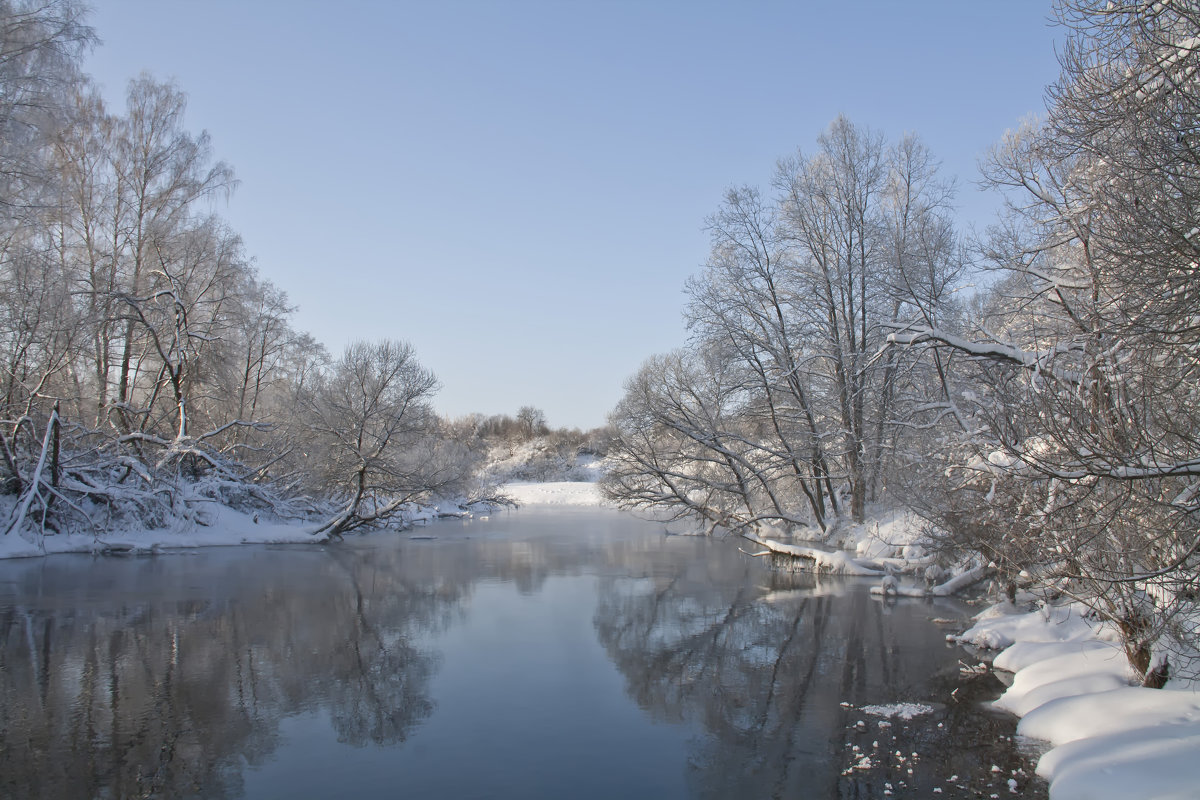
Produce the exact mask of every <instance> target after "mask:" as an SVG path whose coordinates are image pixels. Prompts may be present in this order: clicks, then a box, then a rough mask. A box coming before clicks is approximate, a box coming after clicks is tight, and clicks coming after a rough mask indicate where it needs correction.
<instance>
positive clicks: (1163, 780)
mask: <svg viewBox="0 0 1200 800" xmlns="http://www.w3.org/2000/svg"><path fill="white" fill-rule="evenodd" d="M952 638H954V639H955V640H957V641H959V642H961V643H963V644H967V645H974V646H977V647H981V648H985V649H991V650H1000V652H999V654H998V655H996V657H995V660H994V662H993V665H994V667H995V668H996V669H1000V670H1005V671H1007V672H1011V673H1013V678H1012V685H1011V687H1010V688H1009V689H1008V690H1007V691H1005V693H1004V694H1003V695H1002V696H1001V697H1000V699H999V700H997V701H996V702H995V704H994V705H995V707H996V708H998V709H1002V710H1005V711H1008V712H1011V713H1013V714H1016V715H1017V716H1019V717H1021V721H1020V723H1019V724H1018V726H1017V732H1018V734H1020V735H1023V736H1028V737H1030V738H1033V739H1039V740H1043V741H1045V742H1048V743H1049V745H1050V748H1051V749H1050V750H1049V751H1048V752H1046V753H1045V754H1044V755H1043V756H1042V757H1041V759H1040V761H1039V762H1038V768H1037V771H1038V774H1039V775H1041V776H1042V777H1043V778H1045V779H1046V780H1047V781H1049V782H1050V797H1051V800H1130V798H1140V799H1142V800H1151V799H1154V800H1185V799H1186V798H1195V797H1197V791H1200V789H1198V787H1200V760H1198V759H1197V758H1196V754H1197V753H1200V692H1198V691H1197V688H1198V687H1197V684H1196V682H1195V681H1194V680H1188V679H1186V678H1184V679H1180V678H1173V679H1171V680H1170V681H1169V682H1168V683H1167V686H1166V687H1165V688H1163V689H1146V688H1143V687H1141V686H1136V685H1132V683H1133V679H1134V676H1133V674H1132V671H1131V670H1130V667H1129V662H1128V660H1127V659H1126V657H1125V653H1124V650H1123V649H1122V648H1121V645H1120V643H1119V639H1120V637H1119V636H1118V634H1117V632H1116V631H1114V630H1112V629H1111V628H1109V627H1108V626H1106V625H1103V624H1100V623H1098V622H1096V621H1094V620H1091V619H1088V617H1087V615H1086V609H1084V608H1083V607H1082V606H1079V605H1077V604H1073V605H1065V606H1050V607H1043V608H1040V609H1037V610H1034V611H1022V610H1020V609H1017V608H1015V607H1013V606H1012V605H1010V604H1008V603H1004V604H1000V605H997V606H993V607H992V608H990V609H988V610H987V611H985V612H983V614H981V615H980V616H979V617H978V618H977V621H976V624H975V625H974V626H973V627H972V628H971V629H970V630H968V631H966V632H965V633H963V634H962V635H961V636H957V637H952Z"/></svg>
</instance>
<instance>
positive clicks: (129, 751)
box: [0, 548, 461, 797]
mask: <svg viewBox="0 0 1200 800" xmlns="http://www.w3.org/2000/svg"><path fill="white" fill-rule="evenodd" d="M398 558H399V556H398V554H397V551H395V550H392V551H390V552H388V551H371V550H352V549H349V548H347V549H342V550H329V551H321V550H314V551H312V552H310V553H305V554H299V553H296V552H291V553H289V558H288V559H286V560H283V559H277V558H273V554H272V553H271V552H267V551H261V550H260V551H257V552H239V553H237V554H235V555H234V556H233V557H230V558H225V559H216V560H214V559H213V558H210V557H207V554H206V557H205V558H197V559H192V558H189V557H188V556H186V555H183V556H169V557H163V558H153V559H134V560H130V561H127V562H124V563H121V564H111V563H109V564H105V568H104V569H103V570H95V571H90V570H86V569H79V568H78V566H79V565H78V560H77V559H70V558H66V559H46V560H45V561H44V562H41V563H31V564H29V565H28V567H27V569H25V570H23V571H22V572H21V574H20V580H21V583H22V585H21V586H20V587H19V590H18V592H16V593H15V594H16V596H19V597H23V598H29V600H28V602H27V603H26V604H25V605H7V606H0V631H3V634H4V638H3V640H2V641H0V671H2V672H3V673H4V677H3V681H0V720H2V727H0V796H5V797H18V796H19V797H148V796H156V797H188V796H204V797H234V796H238V795H239V794H240V790H241V768H242V765H243V764H245V763H251V764H254V763H257V762H259V761H260V760H261V759H262V758H263V757H265V756H266V755H268V754H270V753H271V752H272V751H273V750H274V748H275V746H276V742H277V736H278V734H277V731H278V724H279V721H280V719H281V718H283V717H285V716H287V715H289V714H293V713H297V712H300V711H311V710H323V711H325V712H326V713H328V715H329V716H330V718H331V719H332V721H333V724H334V726H335V728H336V730H337V732H338V735H339V738H340V739H341V740H342V741H345V742H347V743H351V744H366V743H374V744H391V743H395V742H400V741H403V740H404V739H405V737H406V736H407V735H408V734H409V732H410V731H411V730H412V728H413V727H414V726H415V725H417V724H418V723H420V722H421V721H422V720H423V719H425V718H426V717H428V716H429V714H430V713H431V711H432V704H431V702H430V700H429V697H428V693H427V687H428V684H429V680H430V677H431V675H432V674H433V672H434V670H435V668H436V662H435V660H434V658H433V657H432V656H431V654H430V653H428V652H426V651H424V650H422V649H421V648H420V647H418V646H416V645H415V644H414V637H415V636H416V635H417V634H419V633H420V632H421V630H422V629H428V628H433V627H437V626H439V625H441V624H443V622H444V621H445V620H446V618H447V615H450V614H452V613H453V610H454V607H455V604H456V603H457V602H458V600H459V598H460V596H461V587H454V586H448V585H447V584H445V583H431V582H428V581H425V582H416V581H406V580H404V578H403V572H402V570H399V569H398V565H397V564H396V563H395V561H396V559H398ZM297 559H300V560H303V561H306V562H308V563H306V564H304V569H303V574H304V580H305V581H306V585H305V586H304V587H303V590H302V591H297V587H296V586H295V582H296V581H295V578H294V577H293V576H292V575H291V574H289V572H288V571H287V569H286V568H285V567H284V561H286V563H287V564H288V565H290V567H291V568H292V569H295V568H296V567H297V563H296V561H297ZM70 562H75V563H70ZM196 562H198V563H201V564H203V565H204V567H203V572H202V573H195V572H192V571H190V570H189V569H188V567H189V566H190V565H191V563H196ZM60 569H61V570H66V571H67V572H68V573H69V575H70V577H71V578H73V579H75V580H76V581H80V580H81V581H82V583H76V585H74V586H71V585H70V583H68V582H67V580H65V579H63V578H62V577H61V576H59V575H56V574H55V573H56V572H57V571H59V570H60ZM64 586H66V587H69V588H62V587H64ZM51 587H53V588H51ZM139 587H144V591H139ZM151 594H152V595H153V596H152V597H151V596H150V595H151ZM164 594H166V595H167V596H164Z"/></svg>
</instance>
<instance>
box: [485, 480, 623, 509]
mask: <svg viewBox="0 0 1200 800" xmlns="http://www.w3.org/2000/svg"><path fill="white" fill-rule="evenodd" d="M500 491H501V492H502V493H503V494H505V495H507V496H508V497H511V498H512V499H513V500H515V501H516V502H517V505H519V506H602V505H605V500H604V497H603V496H602V495H601V494H600V487H599V486H598V485H597V484H595V483H594V482H591V481H549V482H546V483H527V482H519V483H506V484H504V485H503V486H501V487H500Z"/></svg>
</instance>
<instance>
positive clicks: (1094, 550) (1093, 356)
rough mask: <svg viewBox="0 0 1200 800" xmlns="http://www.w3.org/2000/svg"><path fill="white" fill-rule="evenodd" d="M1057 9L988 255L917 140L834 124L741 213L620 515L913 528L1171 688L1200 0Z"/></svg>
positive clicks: (638, 442)
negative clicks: (1036, 100)
mask: <svg viewBox="0 0 1200 800" xmlns="http://www.w3.org/2000/svg"><path fill="white" fill-rule="evenodd" d="M1055 13H1056V16H1057V18H1058V21H1059V22H1060V24H1061V25H1062V26H1063V29H1064V31H1065V34H1066V36H1065V43H1064V45H1063V47H1062V50H1061V52H1060V55H1059V59H1060V65H1061V75H1060V78H1059V79H1058V81H1057V82H1056V83H1055V84H1053V85H1052V86H1051V87H1049V89H1048V92H1047V97H1048V109H1047V113H1046V115H1045V116H1044V117H1042V118H1040V119H1037V120H1029V121H1026V122H1023V123H1022V124H1021V125H1020V126H1019V127H1018V128H1016V129H1015V130H1012V131H1009V132H1008V133H1006V134H1005V135H1004V137H1003V138H1002V139H1001V140H1000V141H999V143H998V144H996V145H995V146H994V148H993V149H992V151H991V152H990V153H989V154H988V156H987V157H986V158H985V160H984V163H983V166H982V174H983V181H984V183H985V185H987V186H989V187H991V188H992V189H993V190H994V191H997V192H1000V193H1001V194H1002V196H1003V198H1004V210H1003V212H1002V213H1001V215H1000V216H999V218H998V219H997V220H996V221H995V222H994V224H992V225H991V226H989V227H988V229H987V230H986V232H985V233H983V234H982V235H974V236H969V237H968V236H964V235H963V234H962V233H961V232H960V231H959V230H958V227H957V226H956V224H955V220H954V209H953V200H954V187H953V185H952V184H951V183H950V182H948V181H946V180H945V179H943V178H942V177H940V176H939V174H938V170H937V161H936V159H935V157H934V156H933V155H932V154H931V153H930V152H929V150H928V149H927V148H926V147H925V146H924V145H923V144H922V143H921V142H920V140H919V139H918V138H917V137H915V136H905V137H903V138H902V139H900V140H899V141H897V142H892V143H889V142H887V141H885V140H884V138H883V137H882V136H881V135H880V134H878V133H877V132H875V131H872V130H871V129H869V128H867V127H865V126H860V125H856V124H854V123H852V122H851V121H849V120H847V119H845V118H838V119H837V120H835V121H834V122H833V124H832V125H831V126H830V127H829V129H828V130H827V131H826V132H825V133H824V134H822V135H821V137H820V138H819V139H818V140H817V145H816V148H815V149H814V150H812V151H811V152H800V153H798V154H797V155H795V156H794V157H791V158H787V159H783V160H781V161H780V162H779V165H778V168H777V170H776V173H775V178H774V180H773V182H772V186H771V191H770V192H767V193H764V192H762V191H761V190H759V189H758V188H756V187H738V188H735V189H732V190H730V191H729V192H728V193H727V194H726V196H725V198H724V202H723V203H722V204H721V205H720V207H719V208H718V210H717V212H716V213H714V214H713V215H712V216H711V217H710V218H709V220H708V223H707V227H708V230H709V232H710V234H711V237H712V248H711V252H710V256H709V258H708V261H707V263H706V265H705V268H704V270H703V271H702V272H701V273H700V274H699V275H697V276H696V277H695V278H693V279H692V280H691V281H690V282H689V283H688V286H687V295H688V303H687V306H686V310H685V314H686V318H687V321H688V324H689V329H690V332H691V335H690V338H689V341H688V344H687V345H686V346H685V347H683V348H681V349H679V350H677V351H674V352H671V353H666V354H662V355H656V356H654V357H652V358H651V359H649V360H648V361H647V362H646V363H645V365H644V366H643V367H642V368H641V370H640V371H639V372H638V373H637V374H636V375H635V376H634V377H633V378H631V379H630V381H629V382H628V384H627V386H626V392H625V395H624V397H623V399H622V400H621V402H620V404H619V405H618V406H617V408H616V410H615V411H614V413H613V415H612V424H613V426H614V429H615V438H614V444H613V448H612V452H611V455H610V458H611V459H612V460H613V463H614V466H613V469H612V470H611V472H610V473H609V475H608V477H607V478H606V490H607V492H608V494H609V496H610V497H612V498H614V499H616V500H617V501H618V502H620V503H621V504H623V505H625V506H626V507H633V508H643V509H655V510H658V511H660V512H665V513H667V514H669V515H671V516H674V517H680V518H682V517H687V518H692V519H695V520H697V521H700V522H702V523H703V524H705V525H706V526H708V527H709V528H711V529H718V528H719V529H724V530H729V531H734V532H751V531H755V530H761V529H762V528H763V526H782V527H785V528H791V529H793V530H796V529H798V530H808V531H811V532H813V533H814V534H815V535H818V536H820V535H827V534H828V532H829V529H830V528H831V527H833V526H834V525H836V524H837V521H838V520H840V519H850V520H853V521H857V522H861V521H863V519H864V518H865V515H866V509H867V506H868V504H869V503H871V502H873V501H887V502H890V503H903V504H906V505H907V506H908V507H909V508H911V509H912V510H913V511H914V512H916V514H918V515H919V516H920V518H921V519H922V520H924V524H925V532H926V535H927V539H928V541H929V543H930V544H932V545H934V546H935V547H936V548H937V549H938V550H939V552H941V553H942V555H943V556H944V557H945V558H947V559H962V558H972V559H975V560H976V561H979V562H982V563H985V564H991V565H992V567H993V568H994V569H995V570H997V571H998V573H999V574H1000V576H1001V577H1002V579H1003V580H1004V581H1005V582H1006V584H1007V585H1008V586H1009V590H1010V593H1011V592H1015V591H1016V589H1017V588H1019V587H1024V588H1030V589H1035V590H1038V591H1041V592H1042V593H1044V594H1045V595H1046V596H1050V597H1062V596H1067V597H1073V598H1076V599H1079V600H1082V601H1083V602H1085V603H1086V604H1087V605H1088V606H1089V607H1090V608H1091V609H1092V610H1093V611H1094V613H1096V614H1097V615H1098V616H1099V617H1101V618H1103V619H1105V620H1107V621H1109V622H1110V623H1112V624H1113V625H1114V626H1115V627H1116V628H1117V629H1118V630H1119V631H1120V633H1121V636H1122V638H1123V641H1124V643H1125V649H1126V653H1127V655H1128V657H1129V661H1130V663H1131V665H1132V666H1133V668H1134V670H1135V671H1136V672H1137V673H1138V674H1139V675H1141V676H1143V677H1144V678H1145V681H1146V683H1147V685H1161V683H1162V682H1163V681H1164V680H1165V678H1166V676H1167V674H1168V671H1169V670H1170V668H1171V667H1170V657H1171V656H1174V657H1175V665H1176V668H1177V669H1178V668H1180V667H1182V666H1183V665H1185V664H1187V663H1188V662H1189V661H1190V660H1191V655H1190V654H1194V652H1195V645H1196V631H1197V611H1198V609H1197V606H1196V599H1197V590H1198V585H1197V584H1198V581H1200V556H1198V554H1197V551H1198V550H1200V525H1198V519H1200V517H1198V512H1200V480H1198V479H1200V439H1198V435H1200V434H1198V432H1200V410H1198V409H1200V404H1198V403H1197V401H1198V400H1200V380H1198V378H1200V374H1198V369H1200V365H1198V361H1197V354H1198V353H1200V281H1198V280H1197V264H1198V263H1200V260H1198V257H1200V115H1198V113H1197V112H1198V110H1200V108H1198V104H1200V77H1198V76H1200V44H1198V42H1200V4H1197V3H1195V2H1182V3H1174V2H1173V3H1169V4H1168V3H1149V2H1128V3H1120V2H1118V3H1090V2H1083V1H1082V0H1062V1H1061V2H1059V3H1058V4H1057V5H1056V8H1055ZM1192 663H1194V662H1192Z"/></svg>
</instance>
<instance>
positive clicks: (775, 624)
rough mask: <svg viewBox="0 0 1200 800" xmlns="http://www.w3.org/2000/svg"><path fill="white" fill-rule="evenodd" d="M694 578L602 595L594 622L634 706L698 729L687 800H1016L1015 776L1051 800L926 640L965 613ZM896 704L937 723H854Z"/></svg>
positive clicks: (1030, 792)
mask: <svg viewBox="0 0 1200 800" xmlns="http://www.w3.org/2000/svg"><path fill="white" fill-rule="evenodd" d="M695 566H696V565H695V564H694V563H693V564H690V565H689V564H685V563H681V564H680V565H679V566H678V567H677V569H676V570H674V571H672V572H669V573H667V574H661V575H658V576H656V577H654V578H643V579H624V578H618V579H613V580H610V581H608V582H607V583H606V584H605V586H604V587H603V589H602V591H601V600H600V604H599V607H598V609H597V612H596V617H595V627H596V630H597V633H598V635H599V638H600V640H601V642H602V643H603V644H604V646H605V648H606V649H607V652H608V654H609V656H610V657H611V658H612V659H613V661H614V662H615V663H616V664H617V665H618V667H619V668H620V670H621V672H622V673H623V674H624V675H625V677H626V679H627V681H628V690H629V692H630V694H631V696H633V697H634V698H635V699H636V700H637V702H638V704H639V705H641V706H642V707H643V708H645V709H646V710H647V711H649V712H650V713H651V714H653V715H655V716H656V717H658V718H661V719H664V720H669V721H671V722H676V723H684V722H688V721H694V722H698V723H699V724H700V726H701V727H702V729H703V731H704V735H703V736H700V737H698V738H697V739H696V741H695V742H694V743H693V747H692V754H691V758H690V761H689V764H688V767H689V776H688V777H689V786H690V788H691V792H692V794H693V795H694V796H696V797H736V796H744V797H814V798H825V797H828V798H866V797H890V796H904V795H907V796H922V797H925V796H934V795H936V796H942V797H976V796H980V795H979V793H980V792H984V794H983V796H988V795H989V794H991V793H992V792H993V791H997V787H1003V789H1004V790H1005V791H1006V793H1007V790H1008V784H1007V779H1008V778H1009V777H1010V776H1015V777H1016V778H1017V779H1019V780H1018V786H1019V787H1021V789H1022V790H1023V791H1024V793H1023V795H1022V796H1025V797H1044V796H1045V787H1044V785H1042V784H1041V783H1040V782H1039V781H1036V780H1034V779H1032V778H1031V777H1030V775H1031V773H1032V767H1031V763H1030V760H1029V759H1028V758H1027V757H1025V756H1022V755H1021V754H1020V753H1017V752H1016V751H1015V748H1014V747H1013V746H1012V744H1011V742H1008V743H1007V744H1006V741H1007V740H1006V739H1005V738H1004V737H1006V736H1010V735H1011V734H1012V731H1013V721H1012V719H1011V718H1008V717H1005V716H1002V715H993V714H988V713H985V712H983V711H982V710H981V707H980V702H981V700H983V699H985V698H988V699H990V697H994V696H995V691H996V689H997V688H998V686H997V685H996V684H988V683H986V679H984V678H969V679H968V678H964V677H963V676H962V674H961V672H960V669H959V664H958V661H957V658H958V656H959V655H961V653H959V652H958V651H957V649H950V648H948V646H947V645H946V643H945V641H944V635H943V633H942V632H941V631H940V630H939V629H938V627H937V626H936V625H934V624H931V618H933V617H936V616H942V617H944V616H946V615H951V616H959V615H960V614H961V612H962V607H961V606H959V605H958V604H956V603H952V602H943V603H942V604H941V606H940V607H939V606H934V605H932V604H926V603H923V602H901V603H899V604H896V603H890V604H888V603H883V602H880V601H879V600H877V599H875V598H872V597H871V596H870V595H869V594H868V593H867V592H866V591H865V590H864V587H863V586H861V585H854V584H847V583H845V582H842V581H839V580H831V579H828V578H826V579H823V580H822V579H820V578H818V577H817V576H814V575H811V574H800V575H796V574H776V573H771V574H767V575H763V574H762V573H760V572H757V571H754V570H751V569H749V568H747V569H746V571H745V572H744V573H743V574H740V575H738V574H730V573H728V572H727V573H726V574H722V575H713V574H712V567H713V565H712V564H711V563H706V566H707V567H708V569H707V570H703V571H700V570H696V569H695ZM992 680H994V679H992ZM898 702H919V703H921V704H923V705H925V706H926V707H928V708H931V709H932V711H931V712H930V713H927V714H922V715H920V716H918V717H916V718H914V719H912V720H904V719H888V718H885V717H879V716H871V715H869V714H866V713H864V712H863V711H862V710H861V709H862V708H863V707H864V706H868V705H889V704H896V703H898ZM864 757H865V758H866V760H864ZM993 765H1003V766H1000V767H999V771H996V770H994V769H993V768H992V767H993ZM934 790H936V791H934Z"/></svg>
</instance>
